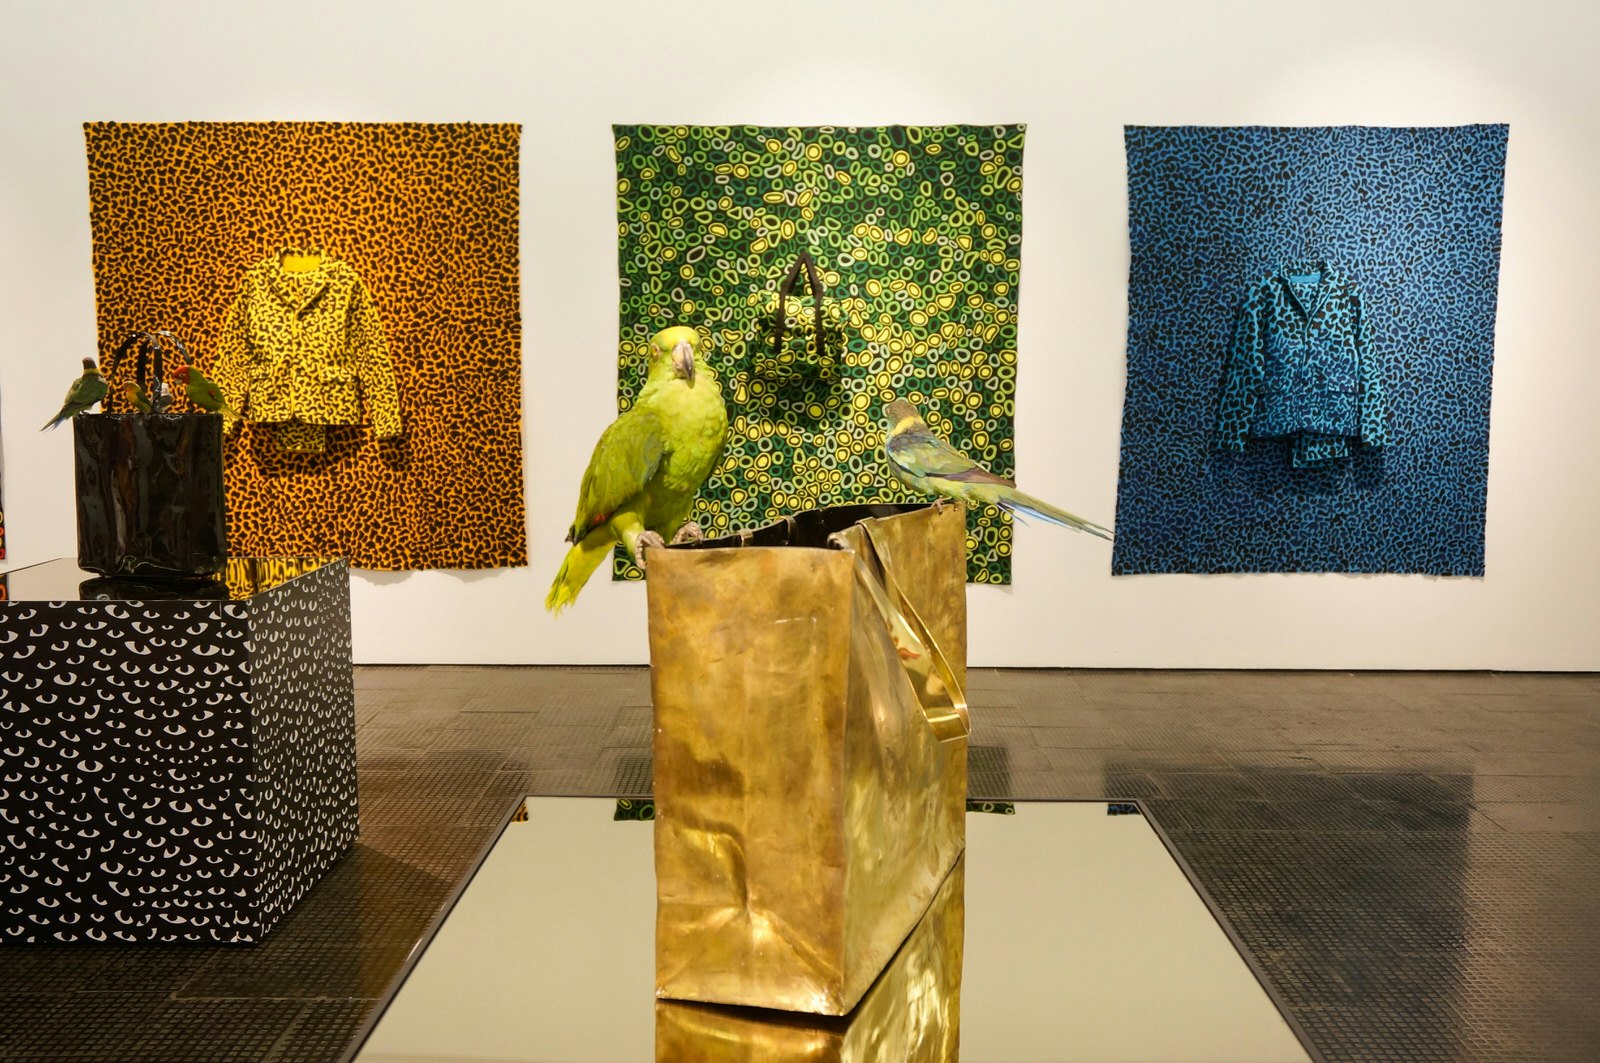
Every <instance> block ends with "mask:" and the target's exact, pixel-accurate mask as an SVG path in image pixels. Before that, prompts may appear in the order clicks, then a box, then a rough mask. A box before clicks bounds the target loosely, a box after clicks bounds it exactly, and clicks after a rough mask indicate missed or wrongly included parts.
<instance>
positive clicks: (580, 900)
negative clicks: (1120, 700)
mask: <svg viewBox="0 0 1600 1063" xmlns="http://www.w3.org/2000/svg"><path fill="white" fill-rule="evenodd" d="M524 807H525V809H526V818H525V819H523V818H522V817H521V816H520V815H519V816H516V817H513V820H512V822H510V823H508V824H507V826H506V828H505V830H504V832H503V833H502V834H501V836H500V838H499V840H498V841H497V842H496V843H495V845H494V847H493V848H492V850H491V851H490V852H489V854H488V856H487V858H486V859H485V861H484V863H483V865H482V866H481V867H480V868H479V869H478V871H477V872H476V874H475V875H474V876H473V878H472V879H471V881H470V882H469V883H468V885H467V887H466V889H465V891H464V892H463V893H462V895H461V896H460V898H459V899H458V900H457V902H456V904H455V906H454V908H453V909H452V910H451V911H450V913H449V915H448V917H447V918H446V919H445V921H444V923H443V924H442V926H440V928H439V929H438V932H437V933H436V934H435V935H434V937H433V939H432V941H431V942H428V943H425V946H424V947H425V951H423V952H422V953H421V955H420V957H419V958H418V959H417V960H416V962H415V965H414V966H413V967H412V969H411V971H410V972H409V974H408V975H406V977H405V978H404V981H403V982H402V984H401V985H400V987H399V989H398V991H397V992H396V993H395V995H394V996H393V998H392V999H391V1001H390V1003H389V1005H388V1007H387V1010H386V1011H384V1012H383V1014H382V1015H381V1017H380V1018H379V1020H378V1021H377V1023H376V1025H375V1026H374V1028H373V1029H372V1031H371V1032H370V1033H369V1035H368V1036H367V1038H366V1040H365V1042H364V1043H363V1045H362V1046H361V1048H360V1049H359V1051H358V1052H357V1054H356V1055H355V1056H354V1057H353V1058H354V1059H355V1060H357V1061H359V1063H442V1061H444V1060H501V1061H524V1063H544V1061H555V1060H560V1061H564V1063H580V1061H589V1060H593V1061H596V1063H599V1061H605V1063H615V1061H619V1060H651V1059H663V1060H664V1059H668V1058H671V1059H681V1058H695V1056H696V1053H694V1051H693V1049H689V1050H687V1051H686V1050H685V1048H684V1047H683V1045H684V1042H683V1037H684V1031H685V1029H687V1028H692V1029H699V1030H703V1031H704V1032H705V1036H707V1037H710V1038H715V1039H716V1044H715V1046H713V1045H712V1043H711V1042H709V1041H708V1042H707V1045H706V1046H705V1050H704V1051H703V1052H701V1053H698V1055H699V1057H700V1058H719V1059H720V1058H728V1059H736V1058H737V1059H745V1058H752V1059H753V1058H761V1059H773V1060H777V1059H787V1058H794V1059H814V1058H870V1057H857V1056H855V1055H853V1054H851V1053H850V1052H847V1051H841V1052H838V1053H837V1054H836V1055H835V1056H833V1057H828V1056H824V1055H814V1054H807V1053H808V1052H812V1051H814V1049H815V1045H816V1044H817V1040H816V1039H815V1038H812V1039H805V1038H796V1037H794V1036H793V1031H794V1030H795V1028H796V1027H797V1026H798V1027H804V1026H806V1025H807V1024H811V1025H813V1026H815V1028H816V1030H817V1032H818V1037H820V1038H831V1039H832V1040H831V1041H830V1042H829V1043H833V1044H836V1045H848V1044H850V1043H851V1042H852V1040H854V1038H853V1037H852V1034H853V1033H854V1032H856V1031H853V1030H850V1029H849V1027H850V1025H851V1018H852V1017H851V1016H847V1017H845V1018H844V1019H842V1020H841V1019H824V1018H820V1017H815V1018H813V1017H808V1016H801V1015H788V1014H782V1013H776V1012H760V1011H752V1010H749V1009H731V1008H730V1009H709V1008H702V1010H703V1011H705V1012H706V1013H708V1015H709V1019H708V1021H704V1022H685V1021H684V1016H685V1013H684V1012H683V1011H682V1010H681V1009H686V1008H695V1007H696V1006H694V1005H682V1004H666V1003H662V1004H660V1005H658V1003H657V1001H656V1000H655V995H654V942H655V938H654V934H655V924H654V920H655V877H654V865H653V855H652V854H653V847H652V824H651V823H649V822H640V821H617V820H614V818H613V816H614V811H615V809H616V807H617V806H616V803H615V802H613V801H611V800H603V799H597V798H554V797H530V798H528V799H527V800H526V802H525V806H524ZM1135 807H1136V806H1131V805H1126V804H1113V805H1108V804H1107V803H1105V802H1050V803H1044V802H1040V803H1019V804H1017V805H1015V806H1014V808H1015V813H1014V814H1009V815H1000V814H989V813H979V812H972V813H969V814H968V816H967V852H966V857H965V861H964V889H963V890H962V892H963V893H964V898H962V897H958V898H956V901H955V904H954V907H953V908H952V907H951V906H949V905H945V906H943V908H942V910H941V911H939V912H931V913H930V919H932V918H934V917H935V916H938V917H939V918H940V922H939V924H938V925H937V926H936V927H934V928H933V930H934V932H937V933H939V934H942V935H945V936H946V937H949V936H952V935H953V936H954V938H955V941H954V949H953V950H951V949H945V950H944V952H945V954H950V953H952V952H953V954H954V955H956V956H958V957H961V959H960V960H959V961H958V962H959V974H958V975H955V976H951V975H950V974H949V972H948V970H946V968H947V967H948V964H941V963H940V962H929V961H928V960H927V959H926V958H925V957H918V956H911V954H912V953H913V952H914V951H915V950H914V949H913V947H912V946H913V944H917V945H920V944H922V943H921V942H918V940H917V939H918V935H919V934H922V933H924V931H925V930H927V929H928V922H927V921H926V920H925V924H924V926H920V927H919V928H918V929H917V930H914V931H913V932H912V938H911V939H910V941H909V942H908V945H907V947H906V948H905V949H904V950H902V954H901V955H900V956H899V957H897V958H896V960H895V961H892V962H891V965H890V971H891V972H895V973H897V974H899V975H902V976H903V975H904V974H905V970H904V968H905V966H906V964H905V963H904V962H903V961H905V960H906V959H907V957H908V956H911V959H912V961H913V962H914V963H917V964H919V965H920V966H918V967H917V968H916V970H917V971H919V972H922V973H923V974H924V975H926V973H927V972H934V973H935V974H938V975H939V977H940V978H942V979H943V981H944V982H945V983H947V984H945V985H943V986H938V985H934V986H929V985H927V984H926V982H927V978H926V977H924V978H923V982H924V984H923V985H922V987H921V989H920V990H917V992H919V993H920V994H921V996H920V997H915V996H914V997H911V998H909V1001H908V1003H907V1004H906V1005H902V1006H900V1007H899V1008H898V1009H896V1008H893V1007H891V1008H887V1009H886V1008H883V1007H881V1006H880V1007H879V1009H878V1010H879V1011H880V1012H884V1011H888V1012H893V1011H896V1010H898V1011H899V1012H900V1013H901V1014H902V1015H904V1014H905V1013H906V1012H907V1011H911V1012H921V1013H924V1014H938V1015H952V1016H955V1015H958V1016H959V1018H958V1019H957V1020H954V1021H959V1028H960V1044H959V1050H960V1056H961V1058H962V1059H964V1060H968V1061H969V1063H971V1061H975V1063H986V1061H1002V1060H1003V1061H1010V1063H1022V1061H1040V1063H1045V1061H1048V1063H1066V1061H1071V1060H1094V1061H1097V1063H1113V1061H1117V1060H1129V1061H1132V1060H1172V1061H1183V1060H1197V1061H1198V1060H1222V1059H1226V1060H1230V1061H1233V1063H1252V1061H1268V1060H1272V1061H1277V1060H1307V1059H1309V1058H1311V1057H1310V1056H1309V1055H1308V1054H1307V1052H1306V1050H1305V1049H1304V1048H1303V1047H1301V1044H1300V1041H1299V1040H1298V1039H1297V1037H1296V1036H1295V1033H1294V1032H1293V1030H1292V1029H1291V1028H1290V1026H1289V1025H1288V1023H1287V1022H1286V1021H1285V1020H1284V1018H1283V1017H1282V1015H1280V1013H1279V1012H1278V1010H1277V1008H1276V1007H1275V1006H1274V1004H1273V1002H1272V999H1271V997H1269V996H1268V994H1267V992H1266V990H1265V989H1264V988H1263V987H1262V985H1261V983H1260V982H1258V981H1257V980H1256V977H1255V975H1254V974H1253V973H1252V971H1251V968H1250V967H1249V965H1248V964H1246V962H1245V960H1244V958H1243V957H1242V956H1241V955H1240V954H1239V952H1238V951H1237V950H1236V949H1235V947H1234V945H1233V943H1232V941H1231V940H1230V939H1229V937H1228V935H1227V934H1226V933H1225V932H1224V930H1223V928H1222V926H1221V925H1220V924H1219V923H1218V922H1217V920H1216V917H1215V916H1213V914H1212V912H1211V910H1210V909H1209V908H1208V907H1207V906H1206V903H1205V902H1204V900H1203V899H1202V898H1201V897H1200V895H1199V894H1198V893H1196V892H1195V889H1194V887H1193V886H1192V885H1191V884H1190V882H1189V879H1188V877H1187V876H1186V875H1185V873H1184V871H1183V869H1182V868H1181V867H1180V866H1179V865H1178V863H1177V862H1176V861H1175V860H1174V858H1173V857H1172V855H1171V853H1170V852H1169V851H1168V850H1167V847H1166V845H1165V844H1164V843H1163V842H1162V840H1161V838H1160V836H1158V835H1157V833H1156V832H1155V830H1154V829H1153V828H1152V827H1151V825H1150V823H1149V822H1148V821H1147V820H1146V819H1145V818H1144V817H1143V816H1142V815H1138V814H1127V813H1128V812H1130V811H1133V810H1134V809H1135ZM958 877H960V876H958ZM962 885H963V884H962V883H961V882H959V881H958V882H957V883H956V888H957V889H962ZM963 904H964V908H965V920H964V926H963V925H962V921H961V918H960V914H959V913H960V911H961V907H962V905H963ZM934 907H935V908H936V909H939V908H941V905H940V902H939V901H937V900H936V901H935V905H934ZM951 911H954V912H955V913H957V914H956V915H954V916H951V915H950V912H951ZM952 926H953V929H952ZM922 951H923V952H924V953H930V952H931V953H932V954H935V955H937V954H938V953H939V947H938V945H937V944H935V946H934V948H933V949H931V950H929V949H923V950H922ZM897 963H898V964H901V970H900V971H899V972H896V969H895V965H896V964H897ZM940 972H942V973H940ZM892 982H897V983H898V984H897V985H895V986H891V983H892ZM916 982H917V979H916V978H905V977H900V978H898V979H897V980H896V979H891V978H887V977H886V978H884V979H882V980H880V983H879V984H878V985H877V986H875V987H874V990H873V991H869V994H868V997H867V999H866V1000H865V1001H864V1002H863V1004H862V1005H861V1006H860V1007H859V1008H858V1013H862V1012H863V1011H864V1010H865V1009H866V1008H867V1007H868V1005H869V1004H870V1003H872V1002H873V998H874V994H875V993H877V991H878V990H879V989H885V990H889V989H891V988H892V989H893V991H894V992H897V993H904V992H906V990H904V989H903V988H899V985H903V984H906V983H911V984H915V983H916ZM934 995H937V996H938V997H939V999H938V1000H937V1001H935V1002H934V1003H935V1004H936V1005H937V1006H930V1004H929V999H930V998H931V997H932V996H934ZM713 1012H714V1013H716V1014H711V1013H713ZM692 1017H693V1016H691V1018H692ZM867 1019H868V1016H867V1015H865V1014H861V1015H860V1019H859V1020H858V1021H867ZM941 1021H950V1020H941ZM901 1025H902V1026H903V1025H904V1021H903V1020H902V1022H901ZM740 1037H742V1038H745V1039H746V1040H745V1041H743V1042H742V1043H741V1044H739V1045H733V1044H731V1043H730V1041H729V1038H740ZM879 1043H881V1042H879ZM807 1044H809V1045H811V1046H812V1048H811V1049H805V1048H803V1047H801V1046H803V1045H807ZM780 1045H793V1046H795V1047H794V1049H793V1052H792V1054H785V1053H784V1052H783V1051H778V1050H777V1049H776V1048H775V1047H774V1046H780ZM713 1047H715V1051H713ZM730 1048H735V1049H736V1050H735V1051H730ZM658 1049H659V1050H660V1052H661V1053H662V1054H661V1055H659V1056H658V1054H657V1052H658ZM741 1052H743V1053H745V1054H740V1053H741ZM916 1058H918V1059H924V1058H927V1059H936V1058H946V1057H945V1056H943V1055H926V1054H918V1055H917V1056H916ZM951 1058H953V1057H951Z"/></svg>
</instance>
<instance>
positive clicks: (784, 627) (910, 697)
mask: <svg viewBox="0 0 1600 1063" xmlns="http://www.w3.org/2000/svg"><path fill="white" fill-rule="evenodd" d="M649 561H650V569H649V603H650V660H651V689H652V696H653V701H654V705H655V742H654V753H655V801H656V821H655V845H656V853H655V856H656V994H657V996H660V997H667V998H673V999H679V1000H695V1001H704V1002H710V1003H721V1004H740V1005H749V1006H755V1007H767V1008H779V1009H783V1010H786V1011H803V1012H812V1013H818V1014H826V1015H842V1014H844V1013H845V1012H847V1011H849V1010H850V1008H851V1007H853V1006H854V1005H855V1003H856V1002H857V1001H858V1000H859V999H860V998H861V994H862V993H863V992H865V990H866V988H867V986H868V985H870V984H871V982H872V980H873V978H875V977H876V976H877V974H878V972H879V971H881V970H882V969H883V966H884V964H885V963H886V962H887V961H888V959H889V957H890V956H891V955H893V953H894V951H895V949H896V948H898V947H899V945H900V943H901V942H902V941H903V940H904V939H905V937H906V935H907V933H908V932H909V931H910V930H911V928H912V926H914V925H915V924H916V922H917V920H918V918H920V917H921V915H922V913H923V912H924V911H925V910H926V909H927V907H928V904H929V902H930V901H931V900H932V898H933V895H934V892H935V891H936V890H937V889H938V887H939V884H940V883H941V882H942V881H943V879H944V877H945V873H946V871H948V870H949V868H950V867H951V865H952V864H953V863H954V862H955V860H956V858H957V856H959V855H960V853H961V851H962V850H963V848H964V845H965V823H964V815H965V811H964V810H965V801H966V782H967V777H966V756H967V743H966V734H967V731H968V728H967V719H966V703H965V698H964V694H963V690H964V687H965V681H966V674H965V672H966V667H965V666H966V582H965V580H966V521H965V517H964V515H963V512H962V509H961V507H959V506H957V505H953V504H948V503H937V504H934V505H922V506H903V505H901V506H866V505H863V506H842V507H834V508H831V509H823V510H810V511H806V512H804V513H799V514H795V515H794V516H792V517H789V518H787V519H786V520H785V521H784V522H782V523H781V524H777V525H772V526H769V527H767V528H763V529H760V530H757V531H753V532H745V533H741V534H740V535H738V536H734V537H731V538H728V539H719V540H712V541H708V542H704V543H700V544H695V545H694V546H693V547H692V548H682V547H678V548H670V549H665V550H654V551H652V552H651V555H650V558H649Z"/></svg>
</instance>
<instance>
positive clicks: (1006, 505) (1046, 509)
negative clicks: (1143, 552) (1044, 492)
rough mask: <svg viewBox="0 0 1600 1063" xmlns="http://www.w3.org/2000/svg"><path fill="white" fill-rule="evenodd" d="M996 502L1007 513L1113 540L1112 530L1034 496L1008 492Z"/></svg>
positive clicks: (1012, 491) (1014, 491) (1019, 492)
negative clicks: (1035, 518)
mask: <svg viewBox="0 0 1600 1063" xmlns="http://www.w3.org/2000/svg"><path fill="white" fill-rule="evenodd" d="M996 501H997V503H998V504H999V506H1000V508H1001V509H1003V510H1005V511H1006V512H1007V513H1014V514H1016V515H1017V516H1019V517H1037V518H1038V519H1039V520H1043V521H1048V522H1049V523H1051V524H1056V525H1059V526H1060V527H1063V528H1072V529H1073V530H1074V531H1081V532H1088V533H1089V534H1090V535H1097V536H1099V537H1100V538H1102V539H1105V540H1106V541H1107V542H1109V541H1110V540H1111V529H1110V528H1107V527H1105V526H1104V525H1100V524H1096V523H1095V522H1094V521H1092V520H1085V519H1084V518H1082V517H1079V516H1077V515H1075V514H1072V513H1068V512H1067V511H1066V510H1064V509H1057V508H1056V507H1055V506H1052V505H1051V504H1050V503H1048V502H1045V501H1042V500H1040V499H1037V498H1034V497H1033V496H1032V495H1028V494H1023V493H1022V492H1021V491H1017V490H1010V491H1006V492H1005V493H1004V494H1002V495H1001V496H1000V497H999V498H998V499H997V500H996Z"/></svg>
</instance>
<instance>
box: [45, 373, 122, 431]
mask: <svg viewBox="0 0 1600 1063" xmlns="http://www.w3.org/2000/svg"><path fill="white" fill-rule="evenodd" d="M110 390H111V388H110V385H108V384H107V383H106V378H105V377H104V376H103V375H102V374H101V372H100V367H99V366H98V365H96V364H95V360H94V359H93V358H85V359H84V360H83V375H82V376H80V377H79V378H78V379H76V380H74V381H73V382H72V386H71V387H70V388H68V389H67V398H66V401H65V402H63V403H62V404H61V409H60V410H59V411H58V412H57V413H56V415H55V416H54V417H52V418H50V420H48V421H46V422H45V424H44V428H41V429H39V431H41V432H43V431H45V430H46V429H50V428H54V427H55V426H56V425H58V424H60V423H61V422H62V421H70V420H72V418H74V417H76V416H78V414H80V413H83V412H84V411H85V410H87V409H88V408H89V407H91V406H93V405H94V404H95V403H97V402H99V401H100V400H101V399H103V398H105V397H106V394H107V392H109V391H110Z"/></svg>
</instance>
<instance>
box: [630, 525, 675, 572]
mask: <svg viewBox="0 0 1600 1063" xmlns="http://www.w3.org/2000/svg"><path fill="white" fill-rule="evenodd" d="M666 545H667V541H666V540H665V539H663V538H662V537H661V533H660V532H653V531H646V532H640V533H639V538H638V539H637V540H636V542H635V544H634V554H633V563H634V564H635V565H638V566H639V571H641V572H643V571H644V570H645V559H644V555H645V553H646V552H648V551H650V550H654V549H655V548H656V547H658V546H666Z"/></svg>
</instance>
